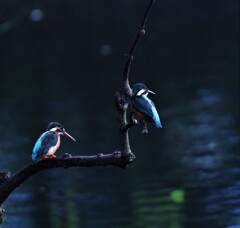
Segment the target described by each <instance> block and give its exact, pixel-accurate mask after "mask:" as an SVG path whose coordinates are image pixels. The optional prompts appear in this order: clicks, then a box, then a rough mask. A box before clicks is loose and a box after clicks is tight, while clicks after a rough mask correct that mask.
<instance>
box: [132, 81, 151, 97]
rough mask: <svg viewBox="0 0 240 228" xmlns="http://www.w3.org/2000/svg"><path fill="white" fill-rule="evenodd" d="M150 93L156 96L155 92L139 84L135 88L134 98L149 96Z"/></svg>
mask: <svg viewBox="0 0 240 228" xmlns="http://www.w3.org/2000/svg"><path fill="white" fill-rule="evenodd" d="M148 93H152V94H155V93H154V92H153V91H151V90H149V89H148V88H147V86H146V85H145V84H143V83H137V84H135V85H134V86H133V96H135V97H140V96H147V95H148Z"/></svg>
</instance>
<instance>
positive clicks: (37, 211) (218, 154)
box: [1, 89, 240, 228]
mask: <svg viewBox="0 0 240 228" xmlns="http://www.w3.org/2000/svg"><path fill="white" fill-rule="evenodd" d="M194 94H195V95H194V96H192V97H191V98H190V99H187V100H186V99H185V98H183V99H185V106H183V105H182V103H181V102H179V105H180V106H181V108H180V107H178V105H176V106H174V107H169V108H168V109H166V110H164V112H163V119H165V121H166V122H167V127H166V128H165V129H164V130H163V131H164V132H160V133H159V132H157V134H160V135H161V137H163V138H162V140H163V141H164V146H163V148H162V147H160V146H159V145H160V144H161V143H160V144H159V138H158V137H154V135H155V129H154V128H151V132H150V134H152V137H148V136H142V135H141V134H140V133H139V128H137V127H136V128H134V129H132V131H131V137H132V147H134V150H135V151H137V152H138V154H137V157H138V160H137V161H136V163H134V164H133V165H132V166H130V167H129V168H128V169H126V170H119V169H116V168H110V167H108V168H92V169H88V168H79V169H76V168H74V169H68V170H62V169H56V170H47V171H44V172H41V173H39V174H37V175H36V176H34V177H32V178H31V179H30V180H28V181H27V182H26V183H24V185H23V186H21V187H19V188H18V190H17V191H15V192H14V193H13V194H12V195H11V196H10V198H9V199H8V200H7V201H6V203H5V204H4V207H5V208H6V209H7V219H6V220H5V223H4V225H3V226H4V227H24V228H26V227H42V226H46V227H73V228H74V227H173V228H178V227H209V226H211V227H235V226H236V227H237V226H239V224H240V220H239V219H240V216H239V214H240V201H239V199H240V182H239V177H240V168H239V167H238V166H239V159H240V157H239V152H238V149H239V135H238V134H237V132H236V131H235V127H234V126H233V123H234V118H235V117H234V116H233V115H232V114H231V113H230V112H228V111H227V109H226V108H225V107H227V106H226V102H227V99H226V98H225V97H224V96H223V95H221V94H220V93H219V91H217V90H214V89H211V90H210V89H201V90H196V91H195V92H194ZM68 101H70V103H69V102H68ZM81 102H82V101H81V100H80V99H77V98H75V99H70V98H69V100H68V99H67V98H66V102H64V103H58V102H57V103H56V101H53V103H52V105H51V104H47V105H49V108H48V109H49V110H50V113H51V112H52V113H55V112H61V111H62V110H64V109H65V108H68V107H69V108H70V109H71V107H72V106H74V107H77V106H79V104H80V103H81ZM6 104H8V105H6ZM83 105H84V103H83ZM1 106H2V110H5V111H3V112H2V113H1V115H2V119H4V118H5V121H6V122H5V123H6V124H5V125H4V124H1V129H5V127H6V125H7V124H9V122H8V117H9V116H10V117H11V115H13V111H12V110H15V109H16V104H15V103H14V102H13V103H11V102H7V103H4V102H2V103H1ZM110 108H111V107H109V109H110ZM172 109H173V110H172ZM186 110H187V111H186ZM6 112H8V115H5V114H4V113H6ZM74 112H75V114H74ZM78 112H79V111H78V110H75V111H73V118H74V116H75V117H76V119H75V121H77V117H78ZM181 112H182V114H181ZM166 113H167V115H166ZM186 113H187V115H186ZM4 115H5V117H4ZM48 115H50V114H49V113H48ZM51 115H52V114H51ZM65 115H67V114H66V113H65V114H63V116H61V118H63V119H64V117H65ZM173 116H174V117H175V118H173ZM88 118H90V119H91V116H90V117H85V119H81V120H80V121H79V122H78V124H77V126H80V125H82V126H81V129H85V131H84V132H85V133H86V132H88V131H89V132H92V131H93V130H94V129H95V126H96V125H95V124H100V125H101V123H102V121H99V122H96V120H95V124H94V125H91V124H90V125H88V126H87V127H88V128H89V129H88V130H87V131H86V129H87V128H84V126H83V123H85V124H86V123H87V122H88ZM98 118H102V119H103V120H104V117H101V116H99V117H98ZM13 119H14V118H13ZM83 120H84V121H83ZM81 121H83V122H81ZM89 123H90V122H89ZM67 124H69V125H71V124H72V123H70V122H67ZM65 125H66V124H65ZM44 126H45V125H44ZM71 127H72V128H73V129H75V128H74V126H73V125H72V126H70V127H69V126H68V129H71ZM107 128H108V130H109V131H110V132H113V133H112V134H115V128H113V127H112V126H108V127H107ZM19 132H20V129H19V128H17V127H16V126H14V125H11V124H10V125H8V127H7V129H6V134H5V135H3V136H2V137H1V151H2V152H3V151H6V150H7V151H13V152H12V153H9V154H7V155H6V158H7V159H8V160H6V159H2V160H1V167H5V168H8V167H11V169H12V170H17V169H18V168H20V167H21V164H26V163H27V162H30V154H27V153H26V150H25V148H29V147H30V148H31V146H32V145H29V144H31V143H30V142H31V141H32V140H30V139H29V138H27V136H26V135H24V134H22V136H21V137H19V138H18V139H16V138H15V140H14V141H11V142H10V141H9V138H10V136H11V135H17V134H19ZM71 132H72V130H71ZM100 132H101V130H99V132H98V130H96V131H95V133H96V134H100ZM76 134H79V132H78V131H77V130H76ZM74 135H75V133H74ZM36 137H37V136H36ZM78 137H79V138H80V141H81V150H79V151H85V150H86V151H87V150H88V149H89V147H88V144H89V143H90V141H89V142H87V143H86V142H84V139H85V138H84V137H86V140H89V139H87V136H85V135H84V134H83V133H80V134H79V135H78ZM139 138H140V139H143V140H141V141H139ZM103 139H104V137H103V138H102V137H96V138H95V143H96V145H98V146H97V147H96V148H94V150H93V151H96V150H98V151H99V148H102V150H103V151H109V152H110V151H111V149H112V148H115V147H116V143H115V142H111V143H110V142H109V143H108V146H106V145H105V144H104V141H103ZM116 141H117V140H116ZM13 142H14V143H13ZM62 144H63V146H62V147H63V148H62V151H65V150H66V149H68V150H70V151H71V150H73V151H76V148H74V145H72V144H68V143H67V140H66V141H63V143H62ZM11 148H12V149H11ZM19 148H22V152H21V151H19V153H22V154H23V155H24V156H23V157H22V158H19V157H17V158H16V157H15V155H14V154H15V152H16V150H19ZM27 151H28V150H27ZM146 152H147V153H146ZM59 153H61V151H60V152H59ZM76 153H78V152H76ZM93 153H94V152H93ZM28 156H29V157H28ZM19 159H20V160H19ZM9 161H11V163H12V165H10V166H9ZM17 161H18V162H17ZM16 224H17V225H16Z"/></svg>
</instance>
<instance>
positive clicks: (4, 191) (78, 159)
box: [0, 151, 132, 205]
mask: <svg viewBox="0 0 240 228" xmlns="http://www.w3.org/2000/svg"><path fill="white" fill-rule="evenodd" d="M131 162H132V161H131V160H127V159H126V158H124V159H123V158H122V156H121V153H120V152H119V151H115V152H113V153H112V154H98V155H92V156H71V155H68V154H65V155H64V156H63V157H61V158H54V159H45V160H40V161H38V162H36V163H31V164H29V165H27V166H26V167H24V168H23V169H21V170H20V171H18V172H16V173H15V174H13V175H12V176H8V178H7V179H4V180H2V183H1V184H0V193H1V194H0V205H1V204H2V203H3V202H4V201H5V200H6V198H7V197H8V196H9V195H10V194H11V192H12V191H13V190H14V189H15V188H17V187H18V186H19V185H20V184H21V183H23V182H24V181H25V180H27V179H28V178H30V177H31V176H33V175H34V174H36V173H37V172H40V171H42V170H44V169H52V168H69V167H92V166H116V167H120V168H125V167H126V166H127V165H128V164H130V163H131Z"/></svg>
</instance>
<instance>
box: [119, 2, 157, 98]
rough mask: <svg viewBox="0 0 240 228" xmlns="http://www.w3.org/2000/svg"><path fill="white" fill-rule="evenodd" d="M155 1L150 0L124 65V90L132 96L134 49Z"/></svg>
mask: <svg viewBox="0 0 240 228" xmlns="http://www.w3.org/2000/svg"><path fill="white" fill-rule="evenodd" d="M154 3H155V0H150V2H149V4H148V7H147V9H146V11H145V13H144V16H143V19H142V21H141V23H140V29H139V30H138V31H137V33H136V35H135V37H134V39H133V42H132V44H131V46H130V48H129V51H128V53H127V54H126V62H125V66H124V71H123V83H124V85H123V86H124V92H125V94H127V95H128V96H132V89H131V87H130V85H129V71H130V67H131V63H132V61H133V54H134V51H135V49H136V46H137V44H138V41H139V40H140V38H141V37H142V36H144V35H145V25H146V21H147V18H148V15H149V13H150V10H151V9H152V6H153V4H154Z"/></svg>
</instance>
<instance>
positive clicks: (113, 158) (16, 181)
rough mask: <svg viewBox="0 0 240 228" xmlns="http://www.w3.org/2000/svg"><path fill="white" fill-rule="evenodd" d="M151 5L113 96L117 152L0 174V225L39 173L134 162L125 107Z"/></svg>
mask: <svg viewBox="0 0 240 228" xmlns="http://www.w3.org/2000/svg"><path fill="white" fill-rule="evenodd" d="M154 2H155V0H150V1H149V4H148V6H147V9H146V11H145V14H144V16H143V19H142V21H141V24H140V29H139V30H138V32H137V33H136V35H135V37H134V40H133V42H132V44H131V46H130V48H129V51H128V53H127V54H126V62H125V66H124V72H123V87H124V94H123V95H120V94H119V93H118V92H117V93H116V96H115V106H116V109H117V119H118V123H119V134H120V150H121V151H115V152H113V153H111V154H98V155H93V156H71V155H69V154H65V155H64V156H63V157H61V158H55V159H45V160H40V161H38V162H36V163H31V164H29V165H27V166H26V167H24V168H23V169H21V170H20V171H18V172H16V173H15V174H13V175H12V176H10V173H9V172H0V224H1V222H2V221H3V219H4V216H5V210H4V209H3V208H2V207H1V205H2V203H3V202H4V201H5V200H6V199H7V198H8V196H9V195H10V194H11V193H12V192H13V191H14V190H15V189H16V188H17V187H18V186H19V185H20V184H22V183H23V182H24V181H25V180H27V179H28V178H30V177H31V176H33V175H34V174H36V173H37V172H39V171H42V170H45V169H51V168H69V167H92V166H116V167H121V168H125V167H126V166H127V165H128V164H130V163H132V162H133V161H134V160H135V159H136V157H135V155H134V154H133V153H132V152H131V148H130V143H129V136H128V131H129V128H130V127H132V126H134V125H135V124H136V123H135V122H134V121H132V122H131V121H130V123H128V121H127V109H128V105H129V99H130V97H131V96H132V89H131V87H130V85H129V71H130V67H131V63H132V61H133V54H134V51H135V49H136V46H137V44H138V42H139V39H140V38H141V37H142V36H143V35H144V34H145V24H146V21H147V18H148V15H149V12H150V10H151V8H152V6H153V3H154Z"/></svg>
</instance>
